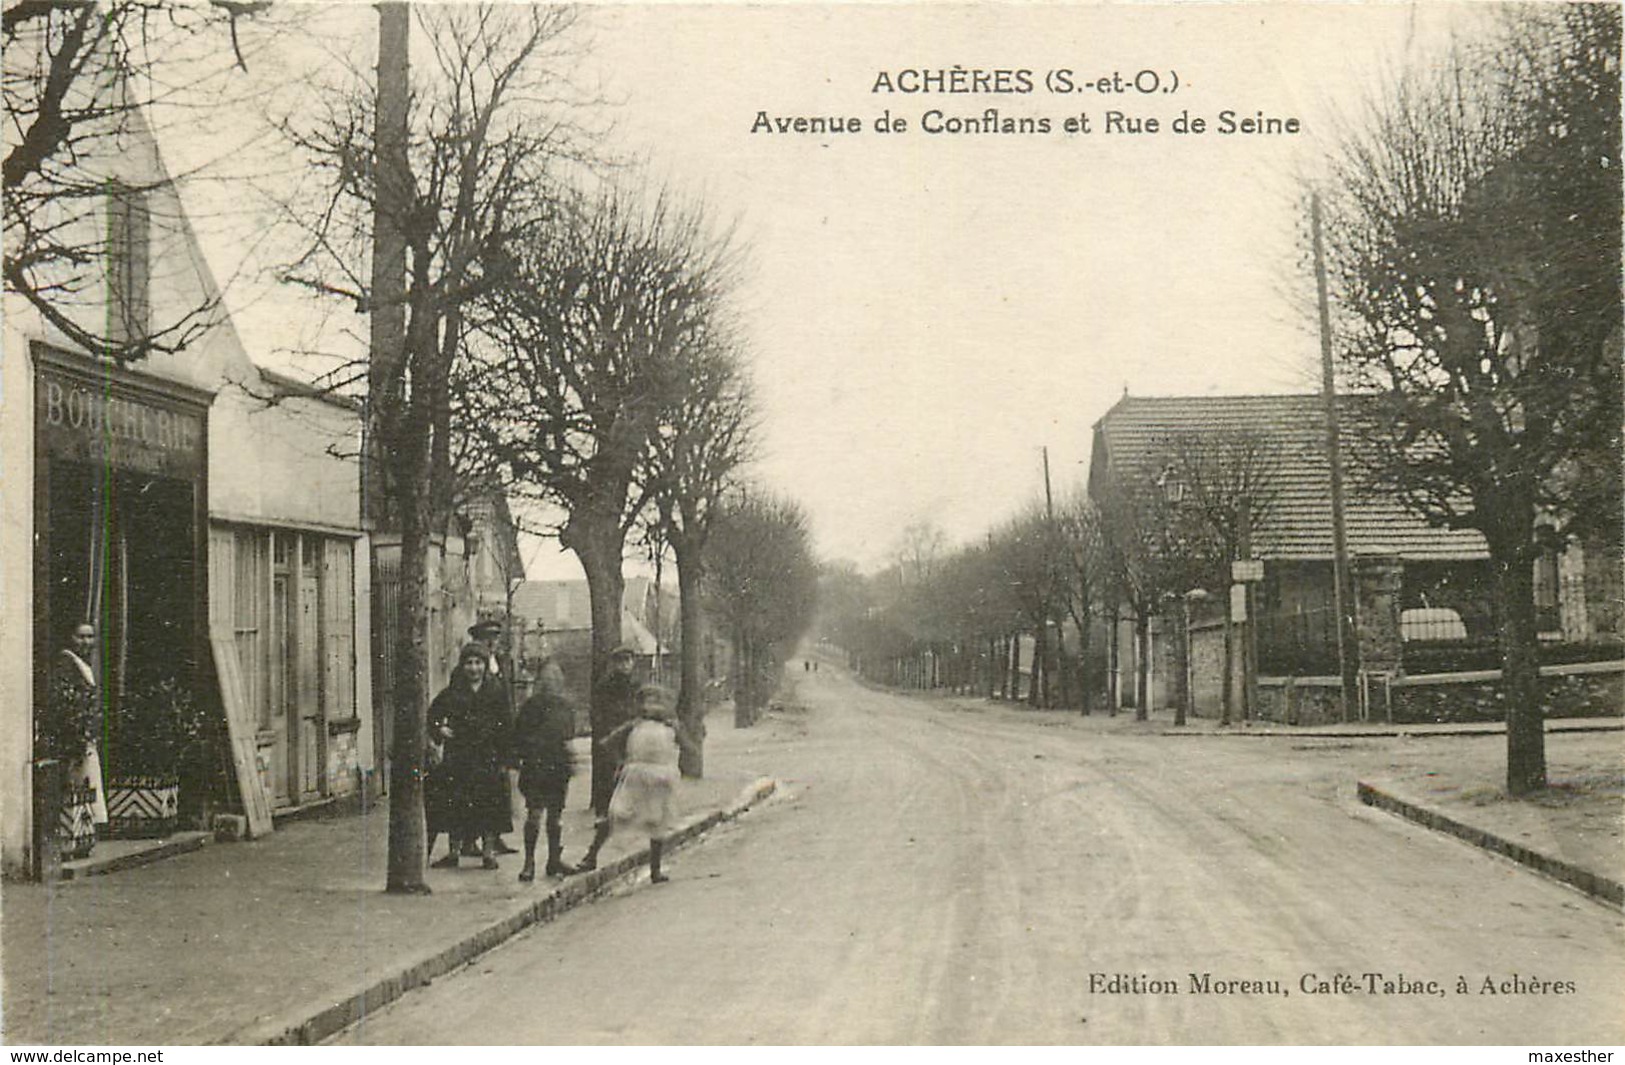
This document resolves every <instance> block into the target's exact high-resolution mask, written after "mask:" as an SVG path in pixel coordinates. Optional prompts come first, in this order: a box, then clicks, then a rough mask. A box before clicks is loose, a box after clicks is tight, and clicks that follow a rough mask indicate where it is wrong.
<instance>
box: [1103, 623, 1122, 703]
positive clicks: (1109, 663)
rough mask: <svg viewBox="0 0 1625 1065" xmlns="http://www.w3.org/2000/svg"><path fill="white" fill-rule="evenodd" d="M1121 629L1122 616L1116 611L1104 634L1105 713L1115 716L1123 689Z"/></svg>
mask: <svg viewBox="0 0 1625 1065" xmlns="http://www.w3.org/2000/svg"><path fill="white" fill-rule="evenodd" d="M1122 627H1123V619H1122V616H1121V615H1120V614H1119V613H1118V612H1117V610H1116V609H1113V610H1112V614H1111V629H1110V630H1109V631H1108V632H1107V634H1106V712H1107V713H1108V714H1109V715H1110V716H1112V717H1116V716H1117V704H1118V703H1119V702H1121V701H1122V699H1121V695H1122V688H1123V675H1122V674H1123V647H1122V644H1123V638H1122V635H1121V629H1122Z"/></svg>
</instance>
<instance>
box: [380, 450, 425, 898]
mask: <svg viewBox="0 0 1625 1065" xmlns="http://www.w3.org/2000/svg"><path fill="white" fill-rule="evenodd" d="M410 429H411V423H409V424H408V433H407V434H403V435H405V436H410ZM421 440H422V438H421V437H420V438H419V441H420V442H419V443H417V444H415V445H409V446H408V447H407V448H405V449H402V450H396V451H393V452H392V453H391V455H390V458H391V459H392V460H393V461H395V462H397V463H398V466H397V470H396V476H395V478H394V481H395V484H396V485H397V486H399V487H400V492H399V495H398V500H399V503H400V510H399V511H398V513H399V514H400V516H401V563H400V598H399V600H398V610H399V613H398V615H397V617H396V619H395V630H394V631H395V685H394V691H393V692H392V693H391V695H392V697H393V699H394V703H395V709H394V716H395V720H394V750H393V751H392V752H391V754H390V770H389V772H390V780H389V854H388V859H387V863H386V864H387V870H386V879H385V885H384V890H385V891H386V892H389V893H390V894H401V895H427V894H428V893H429V885H428V884H427V883H426V882H425V881H424V878H423V869H424V864H425V859H426V858H427V857H428V840H427V838H426V828H425V819H424V813H423V770H424V765H423V762H424V748H425V746H426V743H427V733H428V698H427V696H428V692H427V691H426V688H427V677H428V667H429V645H428V628H429V604H428V590H429V581H428V562H429V531H430V530H429V524H430V517H429V515H428V514H427V513H426V512H425V508H424V507H423V506H422V505H421V498H422V494H423V489H424V488H426V487H427V486H426V485H423V483H422V481H421V480H419V478H420V477H421V475H422V472H423V462H422V458H423V451H424V448H423V444H422V443H421Z"/></svg>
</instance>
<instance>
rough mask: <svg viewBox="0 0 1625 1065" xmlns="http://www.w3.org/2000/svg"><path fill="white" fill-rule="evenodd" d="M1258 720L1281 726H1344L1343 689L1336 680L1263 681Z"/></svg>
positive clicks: (1259, 685)
mask: <svg viewBox="0 0 1625 1065" xmlns="http://www.w3.org/2000/svg"><path fill="white" fill-rule="evenodd" d="M1258 720H1260V721H1272V722H1275V723H1276V724H1281V725H1337V724H1341V723H1342V721H1343V707H1342V689H1341V687H1340V685H1339V683H1338V680H1337V678H1336V677H1312V678H1304V677H1281V678H1274V677H1264V678H1260V680H1259V684H1258Z"/></svg>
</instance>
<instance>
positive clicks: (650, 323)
mask: <svg viewBox="0 0 1625 1065" xmlns="http://www.w3.org/2000/svg"><path fill="white" fill-rule="evenodd" d="M730 254H731V251H730V246H729V244H728V242H727V240H726V238H719V237H717V236H715V235H714V234H713V233H712V231H711V230H710V229H709V228H708V226H707V225H706V223H705V219H704V216H703V214H702V213H701V212H699V211H697V210H685V209H682V208H679V207H677V206H676V205H674V204H673V203H672V201H671V199H670V198H669V197H667V196H665V195H659V196H656V197H654V198H653V199H652V201H645V200H644V199H643V198H641V197H640V196H639V195H637V194H635V193H632V192H628V191H627V190H625V189H622V188H614V187H610V188H606V189H605V190H604V191H602V193H601V194H599V195H597V196H596V197H590V198H581V199H579V200H577V201H575V202H573V203H571V204H569V205H568V206H567V207H566V209H565V210H564V211H563V213H562V215H561V217H560V218H559V220H558V223H557V224H556V225H555V226H553V227H552V228H551V229H550V230H549V232H548V233H547V234H545V235H543V236H541V237H539V238H538V239H536V240H534V241H531V242H529V243H528V244H525V245H523V246H520V247H519V248H517V249H516V250H515V257H516V258H515V270H516V283H515V284H512V285H508V286H504V287H503V288H501V289H499V290H496V291H493V292H492V293H491V294H490V297H489V298H488V299H485V300H483V301H482V304H481V315H480V319H479V321H478V323H477V325H478V328H479V330H480V331H481V334H482V335H483V337H484V339H485V340H486V342H487V343H488V344H489V346H490V347H491V348H493V349H494V351H495V352H498V353H500V354H498V355H495V356H493V368H492V372H493V377H492V381H491V388H490V391H489V393H488V394H487V399H488V401H489V402H488V403H487V408H486V413H485V415H484V416H483V417H482V419H481V422H482V424H483V425H484V426H485V428H486V431H487V432H488V433H489V440H490V445H491V447H492V448H493V449H494V450H495V452H496V454H497V455H498V456H499V457H500V459H501V461H502V463H503V465H504V467H505V468H506V469H507V471H508V473H509V476H510V478H511V480H512V482H513V483H514V484H515V485H518V486H521V487H522V489H524V490H528V491H530V492H532V493H534V494H535V495H536V496H538V497H540V498H541V499H542V500H544V501H546V502H547V503H550V504H552V505H554V506H557V507H559V508H560V509H562V510H563V511H564V512H565V514H566V517H565V519H564V521H563V524H562V526H560V528H559V530H558V535H559V542H560V543H561V544H562V545H563V546H564V547H566V548H568V549H569V550H570V551H572V552H574V553H575V555H576V557H577V558H578V559H579V560H580V562H581V567H582V569H583V571H584V572H585V574H586V578H587V588H588V594H589V597H590V599H591V602H592V648H593V663H594V673H595V674H596V673H597V672H598V671H599V670H601V669H602V668H603V666H604V664H605V663H606V662H607V661H608V658H609V652H610V651H611V650H612V649H613V648H614V646H615V645H616V644H617V643H619V642H620V640H621V599H622V596H623V594H624V590H625V580H624V577H623V575H622V572H621V562H622V556H623V553H624V551H625V545H626V538H627V535H628V534H629V532H630V531H631V529H632V527H633V525H634V524H636V522H637V520H638V517H639V515H640V514H641V513H642V512H643V509H644V507H645V505H646V504H647V502H648V498H649V493H648V491H647V490H646V487H645V486H644V485H641V484H640V483H639V480H638V474H639V471H640V467H641V466H642V465H643V464H644V462H645V460H646V458H647V456H648V454H649V447H650V441H651V439H652V438H653V436H654V434H655V433H656V431H657V429H658V428H659V427H660V425H661V417H662V414H663V413H666V412H668V411H669V410H670V408H671V404H672V402H673V397H676V396H680V395H682V393H683V390H684V389H685V387H686V375H687V373H688V372H689V370H690V368H692V367H696V366H700V365H702V361H703V359H704V358H705V357H706V356H707V353H708V352H709V350H710V346H711V345H712V344H713V342H714V341H715V338H716V336H717V327H716V315H717V312H718V305H719V301H718V297H719V294H720V291H721V287H722V285H723V284H724V281H725V278H726V277H727V263H728V259H729V256H730Z"/></svg>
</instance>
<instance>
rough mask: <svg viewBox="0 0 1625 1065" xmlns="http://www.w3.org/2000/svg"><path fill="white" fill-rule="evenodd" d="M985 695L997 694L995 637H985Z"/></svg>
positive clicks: (997, 646)
mask: <svg viewBox="0 0 1625 1065" xmlns="http://www.w3.org/2000/svg"><path fill="white" fill-rule="evenodd" d="M986 680H987V697H988V698H989V699H992V698H994V697H995V696H996V695H998V694H999V641H998V639H997V638H996V637H993V636H989V637H988V639H987V677H986Z"/></svg>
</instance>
